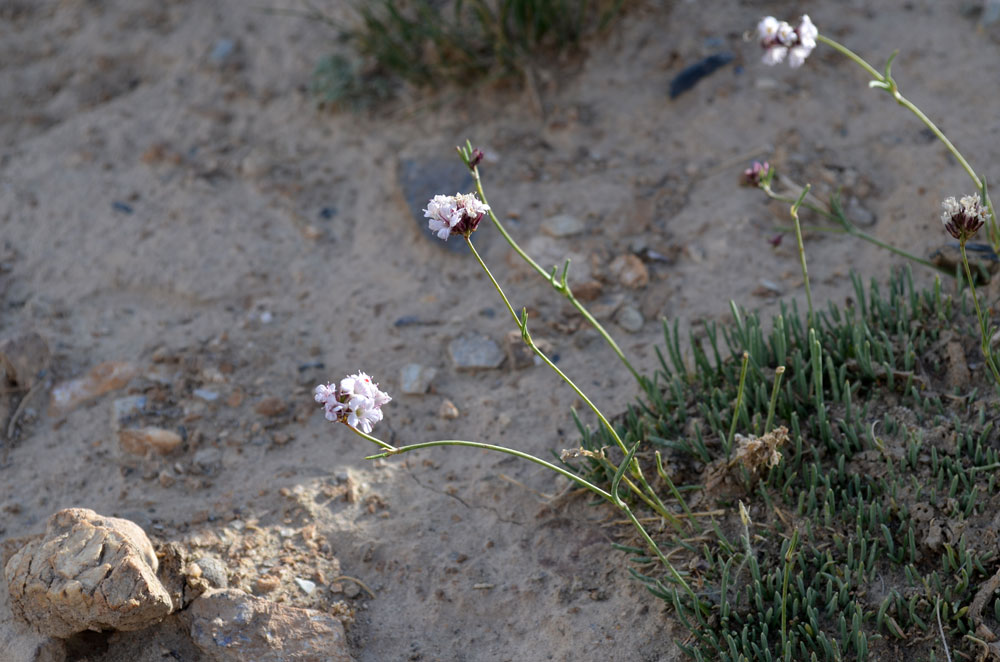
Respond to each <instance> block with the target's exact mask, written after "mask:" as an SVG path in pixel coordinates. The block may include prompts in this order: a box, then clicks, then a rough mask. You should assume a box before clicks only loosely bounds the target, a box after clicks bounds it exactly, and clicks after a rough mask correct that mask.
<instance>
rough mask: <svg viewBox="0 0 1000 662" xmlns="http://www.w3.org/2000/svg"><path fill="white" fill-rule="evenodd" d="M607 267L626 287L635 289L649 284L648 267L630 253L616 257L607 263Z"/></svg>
mask: <svg viewBox="0 0 1000 662" xmlns="http://www.w3.org/2000/svg"><path fill="white" fill-rule="evenodd" d="M608 269H609V270H610V271H611V273H612V274H614V276H615V278H617V279H618V282H619V283H621V284H622V285H624V286H625V287H627V288H630V289H633V290H637V289H639V288H642V287H646V286H647V285H649V269H647V268H646V265H645V264H643V263H642V260H640V259H639V258H637V257H636V256H635V255H632V254H631V253H627V254H625V255H619V256H618V257H616V258H615V259H614V260H612V261H611V264H610V265H608Z"/></svg>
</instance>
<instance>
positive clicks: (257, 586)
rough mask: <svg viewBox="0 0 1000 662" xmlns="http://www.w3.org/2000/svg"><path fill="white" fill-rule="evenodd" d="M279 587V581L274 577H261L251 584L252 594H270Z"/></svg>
mask: <svg viewBox="0 0 1000 662" xmlns="http://www.w3.org/2000/svg"><path fill="white" fill-rule="evenodd" d="M279 586H281V579H280V578H278V577H276V576H274V575H261V576H260V577H258V578H257V581H255V582H254V584H253V590H254V593H270V592H271V591H274V590H276V589H277V588H278V587H279Z"/></svg>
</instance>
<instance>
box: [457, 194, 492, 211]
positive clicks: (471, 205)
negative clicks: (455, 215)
mask: <svg viewBox="0 0 1000 662" xmlns="http://www.w3.org/2000/svg"><path fill="white" fill-rule="evenodd" d="M455 205H456V207H458V208H459V209H462V210H465V214H466V215H468V216H481V215H483V214H485V213H486V212H488V211H489V210H490V206H489V205H488V204H485V203H483V202H480V201H479V198H477V197H476V194H475V193H465V194H462V193H459V194H457V195H456V196H455Z"/></svg>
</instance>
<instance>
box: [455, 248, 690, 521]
mask: <svg viewBox="0 0 1000 662" xmlns="http://www.w3.org/2000/svg"><path fill="white" fill-rule="evenodd" d="M465 243H467V244H468V245H469V250H471V251H472V255H473V256H475V258H476V261H477V262H479V266H480V267H482V269H483V271H485V272H486V275H487V276H488V277H489V279H490V282H491V283H493V287H494V288H495V289H496V291H497V293H498V294H499V295H500V298H501V299H503V302H504V305H506V306H507V311H508V312H510V314H511V317H513V318H514V323H515V324H517V326H518V328H520V329H521V338H523V339H524V342H525V343H526V344H527V345H528V347H530V348H531V351H533V352H534V353H535V355H536V356H537V357H538V358H540V359H541V360H542V361H543V362H544V363H545V365H547V366H548V367H549V368H551V369H552V371H553V372H555V373H556V374H557V375H559V378H560V379H562V380H563V381H564V382H566V383H567V384H568V385H569V387H570V388H571V389H573V392H574V393H576V394H577V396H578V397H579V398H580V399H581V400H583V402H584V403H585V404H586V405H587V406H588V407H589V408H590V410H591V411H592V412H594V415H595V416H597V419H598V420H599V421H600V422H601V425H602V426H603V427H604V429H605V430H607V432H608V434H609V435H610V436H611V438H612V439H613V440H614V442H615V444H617V446H618V448H620V449H621V451H622V452H623V453H625V454H626V455H628V448H626V447H625V442H623V441H622V439H621V437H619V436H618V432H617V431H616V430H615V427H614V426H613V425H611V422H610V421H608V419H607V418H605V416H604V414H603V413H601V410H600V409H598V408H597V405H595V404H594V403H593V402H592V401H591V400H590V398H588V397H587V396H586V394H585V393H584V392H583V391H581V390H580V388H579V387H578V386H577V385H576V383H575V382H573V380H572V379H570V378H569V376H568V375H567V374H566V373H564V372H563V371H562V370H560V369H559V368H558V367H557V366H556V364H555V363H553V362H552V361H551V359H549V357H548V356H546V355H545V352H543V351H542V350H540V349H539V348H538V346H537V345H536V344H535V341H534V340H532V339H531V334H530V333H528V313H527V311H525V312H524V313H522V314H523V316H524V319H521V318H520V317H518V315H517V313H516V312H514V307H513V306H512V305H511V304H510V301H509V300H508V299H507V295H506V294H505V293H504V291H503V288H502V287H500V283H498V282H497V279H496V278H495V277H494V276H493V272H492V271H490V268H489V267H487V266H486V263H485V262H484V261H483V258H482V257H481V256H480V255H479V251H477V250H476V247H475V246H474V245H473V243H472V239H471V237H466V238H465ZM629 468H630V469H631V470H632V475H633V476H635V478H636V479H637V480H638V481H639V483H640V484H641V485H642V487H643V489H644V490H646V492H647V493H648V495H647V494H646V493H643V491H642V490H640V489H639V488H638V487H636V486H635V485H634V484H633V483H632V482H631V481H627V484H628V485H629V486H630V487H631V489H632V491H633V492H635V494H636V495H637V496H638V497H639V498H641V499H642V500H643V501H645V502H646V504H648V505H649V507H650V508H652V509H653V510H654V511H656V512H657V513H658V514H660V515H661V516H663V517H665V518H667V519H668V520H675V519H676V518H675V517H674V516H673V514H672V513H671V512H670V511H669V510H668V509H667V507H666V505H665V504H664V503H663V502H662V501H661V500H660V498H659V496H657V494H656V492H655V491H654V490H653V488H652V487H651V486H650V485H649V483H647V482H646V478H645V477H644V476H643V475H642V469H641V468H640V467H639V461H638V460H635V459H633V460H632V463H631V466H630V467H629Z"/></svg>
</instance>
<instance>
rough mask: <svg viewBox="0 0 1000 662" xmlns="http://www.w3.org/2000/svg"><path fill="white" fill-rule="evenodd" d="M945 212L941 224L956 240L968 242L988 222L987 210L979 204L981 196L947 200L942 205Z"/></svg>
mask: <svg viewBox="0 0 1000 662" xmlns="http://www.w3.org/2000/svg"><path fill="white" fill-rule="evenodd" d="M941 206H942V207H944V212H943V213H942V214H941V222H942V223H944V228H945V230H947V231H948V234H950V235H951V236H952V237H954V238H955V239H958V240H959V241H962V242H964V241H967V240H968V239H970V238H971V237H972V236H974V235H975V234H976V233H977V232H979V228H981V227H983V224H984V223H985V222H986V217H987V212H986V209H985V208H984V207H983V206H982V204H981V203H980V202H979V194H978V193H973V194H972V195H966V196H964V197H963V198H962V199H961V200H957V201H956V200H955V198H945V201H944V202H942V203H941Z"/></svg>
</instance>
